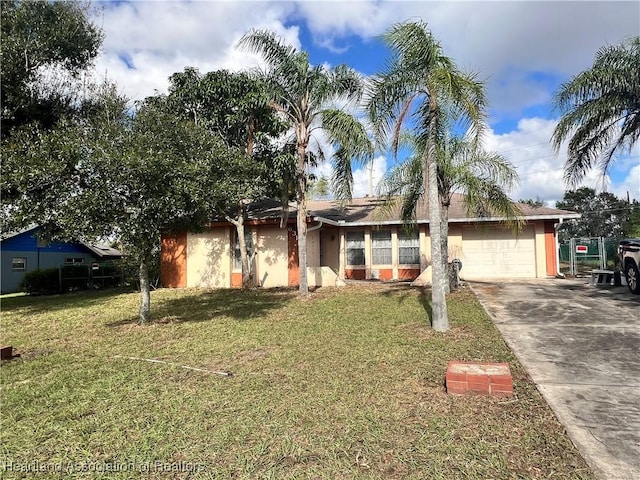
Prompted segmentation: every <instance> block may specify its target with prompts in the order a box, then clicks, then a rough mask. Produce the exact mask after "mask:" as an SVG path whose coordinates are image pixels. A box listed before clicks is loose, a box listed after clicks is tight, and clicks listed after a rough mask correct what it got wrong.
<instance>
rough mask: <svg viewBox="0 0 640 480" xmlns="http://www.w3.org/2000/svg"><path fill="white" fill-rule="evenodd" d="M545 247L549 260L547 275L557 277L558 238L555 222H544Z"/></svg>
mask: <svg viewBox="0 0 640 480" xmlns="http://www.w3.org/2000/svg"><path fill="white" fill-rule="evenodd" d="M544 246H545V251H546V259H547V275H550V276H554V277H555V276H556V275H557V274H558V266H557V265H556V237H555V229H554V228H553V222H544Z"/></svg>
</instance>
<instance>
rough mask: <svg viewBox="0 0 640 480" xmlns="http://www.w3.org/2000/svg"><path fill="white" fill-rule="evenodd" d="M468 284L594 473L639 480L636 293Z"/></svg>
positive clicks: (575, 284)
mask: <svg viewBox="0 0 640 480" xmlns="http://www.w3.org/2000/svg"><path fill="white" fill-rule="evenodd" d="M470 285H471V287H472V289H473V290H474V291H475V292H476V294H477V296H478V298H479V299H480V301H481V302H482V304H483V305H484V307H485V309H486V310H487V311H488V312H489V314H490V315H491V316H492V317H493V319H494V322H495V324H496V326H497V327H498V329H499V330H500V332H501V333H502V335H503V337H504V339H505V340H506V342H507V344H508V345H509V346H510V347H511V349H512V350H513V352H514V353H515V354H516V356H517V357H518V359H519V360H520V362H521V363H522V364H523V365H524V367H525V368H526V369H527V371H528V372H529V374H530V375H531V378H532V379H533V381H534V382H535V384H536V385H537V387H538V389H539V390H540V392H541V393H542V395H543V396H544V398H545V399H546V400H547V402H548V403H549V405H550V406H551V408H552V409H553V411H554V412H555V414H556V416H557V417H558V419H559V420H560V422H561V423H562V424H563V425H564V426H565V428H566V430H567V433H568V434H569V436H570V438H571V439H572V440H573V442H574V444H575V445H576V446H577V447H578V449H579V450H580V452H581V453H582V455H583V456H584V458H585V459H586V460H587V462H588V463H589V464H590V465H591V467H592V468H593V470H594V471H595V473H596V475H598V477H599V478H602V479H607V480H609V479H612V480H613V479H615V480H628V479H635V478H637V479H640V295H632V294H631V293H630V292H629V291H628V290H627V288H626V287H595V286H591V285H590V284H589V283H588V280H586V279H571V280H568V279H566V280H561V279H545V280H536V281H513V280H511V281H491V282H489V281H487V282H486V283H484V282H473V283H471V284H470ZM516 394H517V392H516Z"/></svg>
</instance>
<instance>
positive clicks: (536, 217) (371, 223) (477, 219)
mask: <svg viewBox="0 0 640 480" xmlns="http://www.w3.org/2000/svg"><path fill="white" fill-rule="evenodd" d="M580 217H582V215H581V214H579V213H573V214H562V215H528V216H525V217H524V219H525V220H527V221H529V220H560V219H562V220H567V219H572V218H580ZM313 219H314V220H315V221H322V222H324V223H326V224H329V225H333V226H336V227H373V226H380V225H383V226H384V225H404V223H405V222H403V221H402V220H384V221H378V222H374V221H367V222H348V221H346V220H338V221H336V220H330V219H328V218H325V217H319V216H315V217H313ZM508 220H509V219H507V218H505V217H463V218H450V219H449V223H473V222H505V221H508ZM412 223H417V224H429V220H424V219H422V220H416V221H415V222H412Z"/></svg>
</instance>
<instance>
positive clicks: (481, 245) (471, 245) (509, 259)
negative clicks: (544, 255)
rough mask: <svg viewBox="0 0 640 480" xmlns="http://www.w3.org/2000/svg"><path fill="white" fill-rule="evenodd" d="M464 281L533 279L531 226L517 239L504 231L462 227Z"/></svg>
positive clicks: (533, 262) (533, 238)
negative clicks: (503, 278)
mask: <svg viewBox="0 0 640 480" xmlns="http://www.w3.org/2000/svg"><path fill="white" fill-rule="evenodd" d="M461 260H462V270H461V272H460V276H461V277H462V278H464V279H467V280H471V279H479V278H502V277H509V278H535V277H536V244H535V232H534V229H533V226H527V227H525V228H524V230H523V231H522V232H521V234H520V235H519V236H518V237H517V238H516V237H515V236H514V234H513V232H511V230H509V229H506V228H503V227H485V228H482V227H480V228H476V227H464V228H463V230H462V259H461Z"/></svg>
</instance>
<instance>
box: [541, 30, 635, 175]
mask: <svg viewBox="0 0 640 480" xmlns="http://www.w3.org/2000/svg"><path fill="white" fill-rule="evenodd" d="M553 103H554V107H555V109H556V111H559V112H560V113H561V114H562V116H561V118H560V120H559V122H558V125H557V126H556V128H555V129H554V132H553V135H552V138H551V141H552V146H553V149H554V151H555V152H556V153H558V152H559V151H560V148H561V147H562V145H563V143H564V142H565V141H566V140H567V139H569V144H568V149H567V150H568V151H567V153H568V155H567V161H566V163H565V180H566V181H567V182H568V183H569V184H571V185H575V184H577V183H578V182H579V181H580V180H581V179H582V178H583V177H584V175H585V174H586V172H587V171H588V170H589V169H590V168H592V167H593V166H594V165H597V166H599V167H600V169H601V170H602V172H603V173H606V171H607V170H608V169H609V167H610V165H611V162H612V159H613V157H614V154H615V153H616V152H617V151H624V150H625V149H630V148H632V147H633V145H634V144H635V143H636V142H637V140H638V138H639V136H640V121H638V120H637V118H638V117H639V116H640V37H634V38H632V39H630V40H629V41H626V42H623V43H621V44H619V45H613V46H605V47H602V48H601V49H600V50H598V52H597V53H596V55H595V58H594V62H593V66H592V67H591V68H590V69H589V70H586V71H584V72H581V73H579V74H578V75H576V76H574V77H573V78H572V79H571V80H570V81H569V82H566V83H564V84H562V85H561V86H560V88H559V89H558V91H557V92H556V94H555V96H554V98H553Z"/></svg>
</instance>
